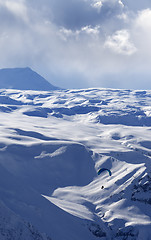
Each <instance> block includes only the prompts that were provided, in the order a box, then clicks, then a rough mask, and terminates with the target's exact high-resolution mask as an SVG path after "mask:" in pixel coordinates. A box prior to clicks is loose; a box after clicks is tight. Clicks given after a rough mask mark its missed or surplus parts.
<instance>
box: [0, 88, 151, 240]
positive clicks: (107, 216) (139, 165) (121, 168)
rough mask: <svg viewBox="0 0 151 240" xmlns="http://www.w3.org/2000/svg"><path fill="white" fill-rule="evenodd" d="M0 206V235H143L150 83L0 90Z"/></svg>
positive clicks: (148, 218) (149, 199)
mask: <svg viewBox="0 0 151 240" xmlns="http://www.w3.org/2000/svg"><path fill="white" fill-rule="evenodd" d="M102 167H103V168H108V169H110V170H111V172H112V176H109V174H108V172H103V173H101V174H100V175H99V176H98V175H97V171H98V170H99V169H100V168H102ZM0 212H1V214H0V239H1V240H8V239H11V240H27V239H28V240H61V239H63V240H97V239H101V240H126V239H127V240H151V91H149V90H146V91H141V90H139V91H136V90H116V89H83V90H56V91H49V92H47V91H32V90H12V89H7V90H6V89H1V90H0Z"/></svg>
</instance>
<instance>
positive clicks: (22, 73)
mask: <svg viewBox="0 0 151 240" xmlns="http://www.w3.org/2000/svg"><path fill="white" fill-rule="evenodd" d="M0 88H2V89H18V90H39V91H51V90H57V89H59V87H56V86H53V85H52V84H51V83H50V82H48V81H47V80H46V79H45V78H44V77H42V76H41V75H40V74H38V73H37V72H35V71H33V70H32V69H31V68H29V67H25V68H2V69H0Z"/></svg>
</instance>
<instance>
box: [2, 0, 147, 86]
mask: <svg viewBox="0 0 151 240" xmlns="http://www.w3.org/2000/svg"><path fill="white" fill-rule="evenodd" d="M122 2H123V4H124V5H125V6H123V5H122ZM122 2H120V1H118V0H49V1H48V0H32V1H27V0H7V1H2V0H0V30H1V31H0V52H1V55H0V67H1V68H3V67H23V66H30V67H32V68H33V69H34V70H36V71H37V72H39V73H40V74H42V75H43V76H44V77H46V78H47V79H48V80H50V81H51V82H52V83H53V84H55V85H58V86H61V87H67V88H68V87H70V88H72V87H93V86H100V87H101V86H103V87H105V86H106V87H116V88H118V87H126V88H133V87H136V86H137V84H136V83H137V82H138V87H139V86H142V84H140V81H141V78H142V76H143V75H144V76H146V81H144V88H147V87H149V86H150V83H149V76H150V75H151V70H150V65H149V61H150V57H151V50H150V41H151V34H150V31H149V29H150V28H151V24H150V23H151V9H150V8H149V6H150V5H149V2H148V1H147V0H145V1H143V2H144V5H143V6H142V5H141V1H138V5H139V11H137V10H135V9H136V8H135V6H134V5H133V4H131V2H133V1H130V0H128V1H124V0H122ZM138 5H137V9H138ZM145 6H148V8H147V9H145ZM126 76H127V80H126V81H125V79H126ZM136 76H137V77H136ZM134 78H135V81H134V83H133V81H132V80H134Z"/></svg>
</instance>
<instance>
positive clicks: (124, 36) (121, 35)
mask: <svg viewBox="0 0 151 240" xmlns="http://www.w3.org/2000/svg"><path fill="white" fill-rule="evenodd" d="M104 46H105V47H108V48H110V49H111V50H113V51H114V52H115V53H118V54H124V55H132V54H134V53H135V52H136V47H135V46H134V44H133V43H131V42H130V34H129V32H128V31H127V30H125V29H124V30H120V31H117V32H116V33H115V34H113V35H112V36H109V37H108V38H107V40H106V42H105V45H104Z"/></svg>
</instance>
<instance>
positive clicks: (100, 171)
mask: <svg viewBox="0 0 151 240" xmlns="http://www.w3.org/2000/svg"><path fill="white" fill-rule="evenodd" d="M104 171H108V173H109V175H110V176H111V175H112V173H111V171H110V170H109V169H108V168H100V169H99V171H98V175H100V174H101V173H102V172H104Z"/></svg>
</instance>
